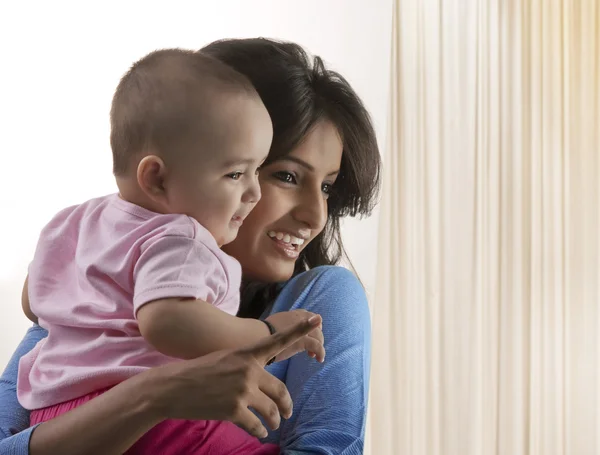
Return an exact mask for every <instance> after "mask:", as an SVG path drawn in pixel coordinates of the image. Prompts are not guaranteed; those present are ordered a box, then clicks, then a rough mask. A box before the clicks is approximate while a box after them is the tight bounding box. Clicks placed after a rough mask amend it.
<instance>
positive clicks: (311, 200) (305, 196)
mask: <svg viewBox="0 0 600 455" xmlns="http://www.w3.org/2000/svg"><path fill="white" fill-rule="evenodd" d="M293 216H294V218H296V220H298V221H300V222H302V223H303V224H305V225H306V226H307V227H309V228H310V229H312V230H321V229H323V227H324V226H325V222H326V221H327V201H326V200H325V198H324V197H323V192H322V191H321V188H320V187H319V188H318V191H315V190H309V189H305V190H304V191H303V192H302V194H301V197H300V198H299V200H298V204H297V206H296V207H295V209H294V211H293Z"/></svg>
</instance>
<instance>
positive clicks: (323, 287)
mask: <svg viewBox="0 0 600 455" xmlns="http://www.w3.org/2000/svg"><path fill="white" fill-rule="evenodd" d="M279 298H280V299H284V300H288V301H289V300H292V301H294V304H293V306H292V309H293V308H303V309H306V310H308V311H314V312H316V313H319V314H321V313H322V312H335V313H336V314H337V315H338V316H342V315H343V314H345V313H348V316H352V317H358V318H360V319H363V320H364V319H365V318H366V319H369V306H368V300H367V294H366V292H365V289H364V287H363V285H362V283H361V282H360V280H359V279H358V277H357V276H356V275H355V274H354V273H353V272H351V271H350V270H348V269H346V268H344V267H341V266H319V267H315V268H313V269H310V270H307V271H306V272H302V273H300V274H298V275H296V276H295V277H294V278H292V279H291V280H290V281H288V282H287V283H286V284H285V286H284V287H283V289H282V291H281V293H280V295H279Z"/></svg>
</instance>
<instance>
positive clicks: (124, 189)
mask: <svg viewBox="0 0 600 455" xmlns="http://www.w3.org/2000/svg"><path fill="white" fill-rule="evenodd" d="M116 179H117V187H118V188H119V196H120V197H121V199H123V200H125V201H127V202H130V203H132V204H135V205H139V206H140V207H143V208H145V209H146V210H150V211H152V212H155V213H163V212H164V210H163V209H162V208H161V207H159V206H158V204H156V203H155V202H154V201H152V200H151V199H150V198H149V197H148V196H147V195H146V194H145V193H144V192H143V191H142V190H141V188H140V186H139V185H138V183H137V180H134V179H132V178H129V177H117V178H116Z"/></svg>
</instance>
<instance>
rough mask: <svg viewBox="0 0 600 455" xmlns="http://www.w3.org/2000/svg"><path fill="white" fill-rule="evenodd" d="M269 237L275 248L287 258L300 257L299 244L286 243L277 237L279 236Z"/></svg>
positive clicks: (294, 258)
mask: <svg viewBox="0 0 600 455" xmlns="http://www.w3.org/2000/svg"><path fill="white" fill-rule="evenodd" d="M269 239H270V240H271V241H272V242H273V245H274V246H275V249H276V250H277V251H278V252H279V253H280V254H282V255H283V256H284V257H285V258H287V259H293V260H296V259H298V256H299V255H300V252H299V251H298V246H297V245H292V244H291V243H286V242H284V241H283V240H279V239H277V237H269Z"/></svg>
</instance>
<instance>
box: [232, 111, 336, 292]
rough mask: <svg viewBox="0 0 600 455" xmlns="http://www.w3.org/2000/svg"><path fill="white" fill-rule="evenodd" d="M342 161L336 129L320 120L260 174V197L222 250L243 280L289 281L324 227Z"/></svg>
mask: <svg viewBox="0 0 600 455" xmlns="http://www.w3.org/2000/svg"><path fill="white" fill-rule="evenodd" d="M341 160H342V142H341V140H340V137H339V134H338V132H337V129H336V128H335V126H334V125H333V124H332V123H331V122H329V121H321V122H319V123H318V124H317V125H315V127H314V128H313V130H312V131H311V132H310V133H309V134H308V135H307V136H306V138H305V140H304V141H303V142H302V143H301V144H300V145H299V146H298V147H297V148H296V149H295V150H293V151H292V152H291V153H289V154H288V155H285V156H284V157H282V158H281V159H279V160H278V161H275V162H273V163H271V164H269V165H268V166H265V167H263V168H262V169H261V171H260V179H259V180H260V187H261V191H262V198H261V199H260V201H259V202H258V204H257V205H256V207H255V208H254V210H253V211H252V212H251V213H250V215H248V217H247V218H246V219H245V220H244V224H243V225H242V226H241V227H240V229H239V231H238V236H237V238H236V239H235V240H234V241H233V242H231V243H229V244H227V245H225V246H223V250H224V251H225V252H226V253H228V254H230V255H231V256H233V257H235V258H236V259H237V260H238V261H240V263H241V265H242V270H243V274H244V278H248V279H253V280H259V281H264V282H279V281H285V280H288V279H289V278H290V277H291V276H292V273H293V271H294V264H295V262H296V259H297V258H298V255H299V253H300V251H302V249H304V248H305V247H306V245H308V243H309V242H310V241H311V240H313V239H314V238H315V237H316V236H317V235H318V234H319V233H320V232H321V231H322V230H323V228H324V227H325V223H326V221H327V198H328V193H329V191H330V189H331V186H332V185H333V183H334V182H335V180H336V178H337V176H338V173H339V169H340V163H341Z"/></svg>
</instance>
